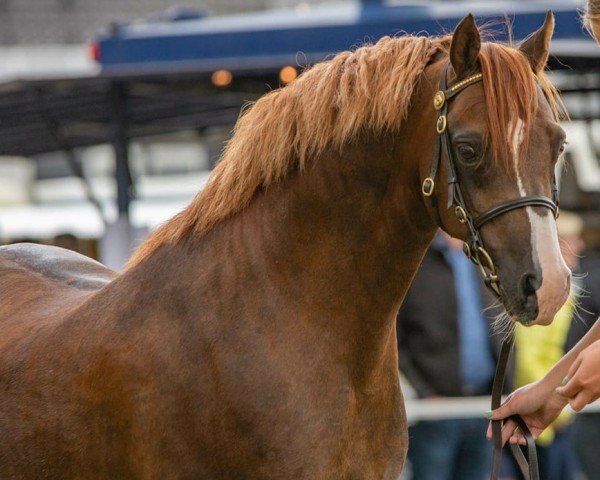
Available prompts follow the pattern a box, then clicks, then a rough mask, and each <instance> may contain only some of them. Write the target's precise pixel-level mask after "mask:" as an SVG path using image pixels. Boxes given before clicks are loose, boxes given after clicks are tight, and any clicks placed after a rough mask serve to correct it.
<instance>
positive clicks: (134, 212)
mask: <svg viewBox="0 0 600 480" xmlns="http://www.w3.org/2000/svg"><path fill="white" fill-rule="evenodd" d="M173 2H175V0H173ZM583 7H584V2H583V0H581V1H580V0H561V1H535V0H530V1H525V0H522V1H519V2H513V1H476V2H473V1H447V2H444V1H420V2H408V1H399V0H388V1H385V0H364V1H340V2H323V1H319V0H311V1H299V0H186V1H184V2H181V3H179V4H175V3H171V1H170V0H0V244H8V243H14V242H20V241H33V242H39V243H46V244H53V245H58V246H62V247H65V248H70V249H72V250H76V251H79V252H81V253H83V254H85V255H88V256H91V257H93V258H96V259H99V260H100V261H102V262H103V263H105V264H107V265H108V266H110V267H112V268H115V269H119V268H122V266H123V265H124V263H125V261H126V259H127V258H128V257H129V255H130V254H131V251H132V249H133V248H135V246H136V245H137V244H139V242H140V241H141V240H142V239H143V238H144V237H145V236H146V235H147V233H148V232H149V231H150V230H151V229H153V228H155V227H156V226H157V225H159V224H160V223H161V222H163V221H164V220H166V219H168V218H169V217H171V216H172V215H174V214H175V213H177V212H178V211H180V210H181V209H182V208H184V207H185V206H186V205H187V204H188V203H189V202H190V200H191V199H192V197H193V196H194V195H195V194H196V193H197V192H198V191H200V190H201V189H202V187H203V185H204V184H205V182H206V180H207V178H208V176H209V174H210V171H211V169H212V168H213V166H214V165H215V163H216V162H217V161H218V158H219V155H220V153H221V150H222V148H223V145H224V143H225V142H226V141H227V139H228V138H229V136H230V132H231V129H232V127H233V124H234V123H235V120H236V118H237V116H238V114H239V111H240V108H241V106H242V105H243V104H244V103H246V102H248V101H252V100H255V99H256V98H258V97H259V96H260V95H262V94H264V93H265V92H268V91H270V90H272V89H275V88H279V87H281V86H284V85H285V84H287V83H290V82H293V81H294V79H295V78H296V77H297V75H299V74H300V73H301V72H302V69H303V68H305V67H307V66H310V65H311V64H313V63H315V62H318V61H320V60H323V59H326V58H327V57H328V56H330V55H332V54H335V53H336V52H339V51H342V50H346V49H351V48H355V47H356V46H357V45H360V44H362V43H365V42H374V41H377V39H378V38H380V37H382V36H384V35H394V34H397V33H399V32H408V33H417V34H424V33H429V34H440V33H443V32H449V31H451V30H452V29H453V28H454V27H455V25H456V24H457V23H458V21H459V20H460V19H461V18H462V17H463V16H464V15H465V14H466V13H468V12H472V13H474V14H475V16H476V18H477V19H478V21H481V22H484V21H485V22H490V21H491V22H492V23H493V24H494V25H495V27H494V32H495V37H496V39H498V40H501V41H502V40H506V39H507V32H506V28H505V26H504V25H505V23H506V19H508V20H509V22H510V23H511V24H512V25H513V32H514V38H515V40H516V41H519V40H521V39H523V38H524V37H525V36H527V35H528V34H530V33H531V32H533V31H534V30H535V29H537V28H538V27H539V26H540V25H541V24H542V22H543V18H544V15H545V12H546V10H548V9H552V10H553V11H554V12H555V15H556V31H555V39H554V42H553V46H552V57H551V60H550V67H551V69H552V73H551V76H552V79H553V80H554V81H555V83H556V84H557V85H558V86H559V88H560V89H561V90H562V92H563V95H564V100H565V103H566V105H567V107H568V109H569V111H570V115H571V120H570V121H565V122H564V128H565V130H567V132H568V139H569V145H568V147H567V151H566V154H565V155H564V158H563V160H562V161H561V162H560V164H559V165H558V166H557V176H558V179H559V186H560V194H561V208H563V209H565V210H568V211H570V214H572V216H571V217H567V221H566V223H564V225H563V227H561V228H562V232H563V234H562V235H563V236H562V238H563V243H564V244H567V245H568V251H567V254H568V252H571V253H573V252H575V256H574V257H573V258H572V262H573V264H574V268H575V269H576V270H577V271H579V272H580V273H581V274H582V275H583V277H582V278H587V280H582V281H581V282H582V283H585V282H587V283H585V285H582V286H581V290H580V291H581V292H584V293H583V297H584V298H586V299H587V300H586V302H587V303H586V306H584V307H581V308H579V310H577V308H571V309H570V310H567V311H566V313H565V312H563V316H568V317H569V318H568V324H567V326H566V327H565V326H563V328H562V330H560V331H559V332H557V333H556V335H555V336H554V337H552V338H550V339H541V340H540V342H542V343H541V345H542V350H543V345H545V344H544V343H543V342H554V343H553V345H554V346H555V347H556V344H557V342H559V343H560V345H559V347H560V348H559V350H561V352H562V353H564V350H565V349H567V348H569V346H570V345H572V343H573V342H574V341H576V339H577V338H579V337H580V336H581V335H583V334H584V333H585V330H586V329H587V328H589V326H590V324H591V323H590V322H592V321H593V320H595V318H597V316H598V315H599V314H600V308H598V307H596V305H595V303H594V302H596V300H597V299H600V278H598V279H596V277H600V275H597V274H594V272H595V271H596V270H598V269H597V267H598V265H600V264H599V263H598V261H597V258H600V254H599V253H598V252H600V208H599V207H600V47H598V46H597V45H596V44H595V43H594V42H593V41H592V40H591V38H590V37H589V36H588V34H587V33H586V32H585V30H584V28H583V27H582V25H581V22H580V14H581V10H582V8H583ZM284 113H285V112H284ZM440 245H441V243H440ZM438 246H439V245H438ZM440 248H441V249H442V250H443V248H451V247H443V248H442V247H440ZM442 250H440V251H442ZM438 253H439V252H438ZM433 255H435V253H434V254H433ZM444 255H446V257H444V258H446V260H447V258H449V257H448V256H447V254H444ZM440 258H442V257H440ZM582 258H583V260H582ZM442 260H443V258H442ZM579 260H581V261H579ZM444 261H445V260H444ZM439 267H440V268H442V269H444V268H446V269H447V268H450V267H449V266H448V265H446V266H444V264H443V262H442V263H440V265H439ZM435 268H437V267H435ZM590 272H591V273H590ZM586 273H590V275H589V276H588V277H585V274H586ZM448 278H449V281H451V279H450V277H448ZM450 288H451V287H450ZM422 296H423V294H422V292H421V296H420V297H419V298H421V300H423V298H422ZM424 300H425V301H427V299H424ZM452 308H455V309H456V307H452V306H450V307H449V309H447V310H446V311H450V312H452ZM583 310H585V312H588V313H589V316H588V317H586V318H583V317H585V315H584V314H583V313H582V311H583ZM407 315H409V314H408V313H407ZM420 315H422V313H421V314H420ZM594 315H595V316H594ZM406 318H407V319H403V318H402V317H399V331H400V329H405V330H406V331H405V333H404V335H405V336H404V337H402V336H401V335H400V337H401V340H402V338H414V332H411V330H410V328H411V327H410V318H409V317H406ZM436 318H437V317H436ZM582 318H583V319H582ZM573 319H574V320H573ZM590 319H592V320H590ZM458 320H459V319H457V317H456V314H454V316H453V317H449V318H448V322H450V324H452V322H454V324H456V322H458ZM572 320H573V321H572ZM402 322H407V323H406V324H404V323H402ZM415 322H417V323H418V324H422V323H423V318H422V317H419V316H417V317H416V318H415ZM571 324H572V325H571ZM454 328H456V325H455V327H454ZM485 335H486V336H487V330H486V332H485ZM458 337H459V336H458V335H457V336H456V338H455V339H454V341H455V342H459V338H458ZM486 338H487V337H486ZM524 343H525V344H532V343H533V341H532V340H531V339H528V340H527V341H526V342H524ZM434 347H435V346H434ZM455 347H456V349H457V350H458V348H459V346H458V345H455ZM402 349H404V351H405V352H407V355H408V356H407V357H406V358H407V361H412V360H411V359H414V358H415V357H418V355H419V354H422V353H423V352H414V351H411V347H410V345H401V350H402ZM521 358H524V359H525V360H523V362H524V363H523V364H522V365H521V367H519V365H516V373H515V375H516V376H517V377H515V379H516V378H518V375H519V372H521V374H522V375H524V376H525V377H524V378H527V379H528V381H531V380H532V378H530V377H527V372H524V371H523V368H524V367H523V365H527V364H528V360H527V358H528V357H527V355H526V348H525V347H523V348H522V355H521ZM400 367H401V369H402V367H403V366H402V365H400ZM457 368H458V367H457ZM543 368H545V367H542V370H543ZM409 371H410V369H409V368H406V371H405V372H403V381H404V382H405V389H406V392H413V395H414V399H415V400H414V401H409V406H408V410H409V415H410V416H411V418H412V421H413V422H414V424H415V425H418V424H419V420H430V421H432V420H436V421H439V420H443V419H444V418H446V419H447V418H448V415H450V416H453V418H463V417H480V416H481V412H482V411H483V410H484V408H483V407H482V405H484V404H486V403H487V398H486V399H483V400H482V399H478V397H476V398H473V395H476V396H478V395H485V394H486V392H485V388H484V389H479V390H477V391H476V392H475V393H473V392H468V391H466V390H464V391H463V390H461V389H460V388H457V389H456V390H455V391H454V390H453V391H452V392H447V391H442V392H436V391H435V389H434V388H433V387H432V386H427V385H425V384H421V385H420V386H421V387H422V388H421V390H420V389H419V385H417V383H418V382H419V372H418V369H417V370H414V371H413V373H412V378H411V374H408V375H404V373H407V372H409ZM538 373H539V372H538ZM411 381H412V383H414V385H411ZM421 383H422V382H421ZM409 396H410V393H409ZM454 397H456V398H458V399H459V401H458V403H457V402H456V398H454ZM467 397H468V398H467ZM440 398H442V402H446V403H436V402H437V401H438V400H440ZM452 398H454V403H452V401H451V400H452ZM482 402H484V403H482ZM448 412H454V413H448ZM588 415H590V416H589V417H587V418H589V419H592V418H593V417H592V416H591V414H588ZM594 415H596V417H595V422H596V423H595V425H600V420H599V419H598V417H597V415H598V414H594ZM572 422H573V420H572V419H571V420H569V421H566V420H565V421H564V423H563V424H561V426H560V428H559V429H558V430H557V431H558V432H559V433H560V432H562V431H563V425H568V424H570V423H572ZM420 423H421V424H423V423H426V422H420ZM581 423H585V424H586V425H584V426H583V427H581V429H582V431H583V433H579V437H578V440H577V439H575V440H571V439H570V437H568V441H567V447H565V446H564V444H563V443H560V444H559V443H556V445H557V449H558V451H567V450H569V449H570V448H571V447H572V446H573V445H576V444H577V443H576V442H580V445H583V447H581V448H582V449H585V445H590V442H591V445H592V446H594V447H597V445H598V441H599V440H600V430H598V427H597V426H596V427H595V428H596V430H589V429H588V430H587V431H585V427H586V426H589V425H592V424H593V422H591V421H586V422H581ZM441 428H442V430H441V431H442V432H449V431H450V429H451V428H453V427H451V426H449V425H442V427H441ZM478 428H479V427H478ZM565 428H566V427H565ZM432 431H433V430H432ZM565 431H566V430H565ZM413 434H414V435H416V434H417V433H416V430H414V429H413ZM443 435H444V434H439V431H438V433H436V436H437V437H440V436H442V438H444V440H445V441H446V440H448V438H449V437H444V436H443ZM476 435H477V436H476V437H474V438H476V440H475V441H477V442H482V441H483V440H482V439H481V437H482V433H481V432H480V431H479V430H478V431H477V434H476ZM586 435H587V437H586ZM564 437H565V438H567V435H565V436H564ZM415 438H416V437H415ZM557 438H563V437H562V436H560V435H557ZM590 439H591V440H590ZM552 441H554V437H553V439H551V440H550V443H549V444H547V445H550V444H552ZM569 442H570V443H569ZM446 443H447V444H446V445H445V446H444V449H445V450H444V451H448V449H449V446H448V441H447V442H446ZM430 444H431V443H430V442H429V441H425V445H426V446H428V445H430ZM415 445H416V443H415ZM463 453H464V452H463ZM436 455H438V456H439V455H441V453H439V452H438V453H436ZM550 456H551V457H552V458H555V457H557V455H556V453H555V452H554V451H551V454H550ZM595 456H596V455H595V454H594V453H593V452H591V453H590V454H589V455H588V457H587V460H586V459H584V460H583V461H584V462H585V461H591V462H592V463H591V464H590V465H589V466H588V467H587V470H586V471H587V472H588V473H587V477H586V476H585V475H586V473H584V472H583V470H584V468H583V467H582V466H581V465H580V464H581V462H582V460H578V459H574V456H573V454H569V457H568V458H565V459H564V461H565V462H567V463H568V462H571V461H572V462H575V463H577V462H579V463H577V465H575V463H574V464H573V465H575V466H572V468H571V467H569V468H567V467H565V468H567V470H563V469H562V468H563V467H564V465H563V466H561V467H560V468H559V467H551V470H554V471H555V472H558V473H556V475H558V476H555V477H551V476H547V477H545V478H557V479H560V480H565V479H566V480H568V479H569V478H589V479H590V480H591V479H592V478H600V475H598V472H600V467H599V466H598V465H597V459H595V460H596V464H594V463H593V461H594V457H595ZM560 458H563V457H562V456H560ZM590 459H591V460H590ZM451 460H452V459H451ZM449 461H450V460H449ZM452 461H456V462H458V460H452ZM415 462H416V460H415ZM425 462H426V463H427V462H428V460H425ZM450 464H452V462H450V463H449V465H450ZM456 465H458V464H456ZM444 468H445V470H448V469H450V470H453V471H454V472H455V474H454V477H452V476H447V477H446V476H441V475H437V476H435V478H437V479H442V478H457V479H461V480H465V479H466V480H468V479H469V478H480V477H479V476H478V474H477V473H473V475H474V476H472V477H471V476H470V475H471V474H466V473H456V472H460V469H459V468H458V467H456V468H454V467H447V468H446V467H444ZM564 472H567V473H564ZM590 472H592V473H590ZM594 472H595V473H594ZM408 475H410V474H407V476H408ZM415 475H416V474H415ZM516 475H517V474H516V473H514V472H512V473H511V470H510V468H509V469H508V470H507V472H506V473H505V478H507V479H508V478H517V477H516ZM570 475H573V476H572V477H571V476H570ZM594 475H595V476H594ZM415 478H416V479H417V480H418V479H419V478H426V477H425V476H421V477H418V476H415ZM481 478H484V477H481ZM543 478H544V477H543Z"/></svg>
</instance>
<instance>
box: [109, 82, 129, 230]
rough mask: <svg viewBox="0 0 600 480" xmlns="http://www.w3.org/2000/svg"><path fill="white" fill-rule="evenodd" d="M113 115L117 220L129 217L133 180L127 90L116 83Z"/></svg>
mask: <svg viewBox="0 0 600 480" xmlns="http://www.w3.org/2000/svg"><path fill="white" fill-rule="evenodd" d="M111 94H112V95H111V96H112V107H113V108H112V110H113V115H114V131H113V140H112V145H113V150H114V153H115V180H116V182H117V207H118V211H119V218H120V217H122V216H128V215H129V206H130V204H131V199H132V196H133V180H132V178H131V170H130V168H129V138H128V132H127V130H128V121H127V98H128V97H127V89H126V87H125V85H124V84H123V83H120V82H116V83H114V84H113V85H112V88H111Z"/></svg>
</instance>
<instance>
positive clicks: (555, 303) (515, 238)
mask: <svg viewBox="0 0 600 480" xmlns="http://www.w3.org/2000/svg"><path fill="white" fill-rule="evenodd" d="M553 27H554V18H553V16H552V14H551V13H550V12H549V13H548V15H547V17H546V21H545V23H544V25H543V26H542V27H541V28H540V29H539V30H538V31H536V32H535V33H533V34H532V35H531V36H530V37H529V38H527V39H526V40H525V41H524V42H523V43H522V44H521V45H520V46H519V47H517V48H511V47H507V46H503V45H500V44H493V43H482V42H481V39H480V32H479V30H478V28H477V26H476V25H475V22H474V20H473V17H472V16H468V17H466V18H465V19H464V20H463V21H462V22H461V23H460V25H459V26H458V27H457V29H456V31H455V32H454V35H453V37H452V40H451V44H450V46H449V50H448V58H447V59H446V58H445V57H444V59H442V60H441V61H440V62H439V66H438V68H439V72H440V73H439V76H440V77H444V78H443V82H442V84H441V85H442V86H441V87H440V92H442V93H440V92H438V94H436V99H435V101H434V104H435V103H437V105H436V106H435V108H436V109H438V110H440V112H439V116H438V139H439V140H438V141H440V147H439V149H436V155H437V154H438V153H437V152H438V150H439V151H440V152H439V155H440V160H439V164H440V173H438V174H437V176H438V183H441V184H444V183H446V182H444V181H443V179H444V178H446V177H447V178H448V182H447V185H448V187H447V188H445V189H444V188H442V189H441V190H444V191H441V192H437V197H439V198H436V200H437V202H436V203H435V204H433V205H431V206H430V208H429V209H430V211H431V212H432V213H433V214H434V215H433V216H434V217H437V222H438V224H439V225H440V226H441V227H442V228H444V229H445V230H446V231H447V232H448V233H449V234H450V235H452V236H454V237H457V238H460V239H462V240H464V241H465V252H466V253H467V254H468V255H470V256H471V258H472V259H473V260H474V261H475V262H476V263H478V264H479V265H480V268H481V270H482V272H483V273H484V274H485V275H486V281H487V283H488V286H490V287H492V288H493V290H494V291H495V293H496V296H497V297H498V298H499V299H500V300H501V302H502V303H503V305H504V307H505V308H506V311H507V312H508V314H509V315H510V316H511V318H512V319H513V320H516V321H519V322H521V323H524V324H548V323H550V322H551V321H552V319H553V317H554V315H555V313H556V312H557V310H558V309H559V308H560V307H561V306H562V305H563V303H564V302H565V301H566V300H567V297H568V294H569V289H570V275H571V273H570V271H569V269H568V268H567V266H566V264H565V262H564V260H563V257H562V255H561V252H560V248H559V243H558V236H557V229H556V222H555V214H557V213H558V212H557V205H555V204H556V203H557V202H558V199H557V194H556V187H555V180H554V169H555V165H556V162H557V160H558V158H559V156H560V155H561V153H562V151H563V149H564V144H565V133H564V131H563V130H562V128H561V127H560V125H559V123H558V120H557V119H558V115H557V112H558V110H559V105H560V100H559V99H558V96H557V95H556V92H555V91H554V90H553V89H552V87H551V86H550V84H549V82H548V81H547V80H546V78H545V76H544V74H543V70H544V67H545V65H546V61H547V59H548V54H549V49H550V38H551V36H552V31H553ZM446 82H447V85H448V89H447V90H446V97H451V98H444V95H443V90H444V87H445V86H446ZM440 117H444V118H443V119H441V118H440ZM440 130H442V132H440ZM444 136H445V139H444V138H442V137H444ZM434 162H436V159H434ZM422 175H423V177H425V175H427V171H425V172H422ZM427 182H428V177H427V178H425V183H424V185H423V189H424V191H423V193H424V195H425V196H431V192H430V191H428V189H429V188H430V187H431V185H428V184H427ZM437 188H438V187H436V189H437ZM447 207H448V208H447Z"/></svg>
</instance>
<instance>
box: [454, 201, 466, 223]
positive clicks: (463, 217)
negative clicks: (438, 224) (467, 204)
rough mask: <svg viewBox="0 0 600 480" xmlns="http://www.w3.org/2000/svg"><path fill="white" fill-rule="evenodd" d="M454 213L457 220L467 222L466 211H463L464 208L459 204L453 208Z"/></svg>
mask: <svg viewBox="0 0 600 480" xmlns="http://www.w3.org/2000/svg"><path fill="white" fill-rule="evenodd" d="M454 213H455V214H456V218H458V221H459V222H460V223H462V224H465V223H467V212H465V209H464V208H463V207H461V206H460V205H457V206H456V208H455V209H454Z"/></svg>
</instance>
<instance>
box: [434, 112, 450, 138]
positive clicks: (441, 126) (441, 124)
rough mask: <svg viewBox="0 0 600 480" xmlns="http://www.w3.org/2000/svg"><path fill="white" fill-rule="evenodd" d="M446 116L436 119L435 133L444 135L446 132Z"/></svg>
mask: <svg viewBox="0 0 600 480" xmlns="http://www.w3.org/2000/svg"><path fill="white" fill-rule="evenodd" d="M446 125H447V122H446V116H445V115H440V116H439V117H438V119H437V124H436V126H435V128H436V130H437V133H440V134H441V133H444V132H445V131H446Z"/></svg>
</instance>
